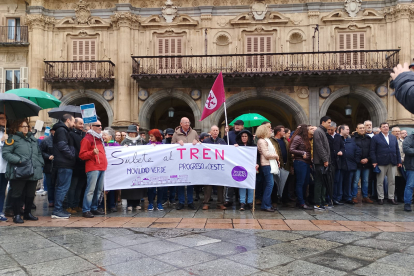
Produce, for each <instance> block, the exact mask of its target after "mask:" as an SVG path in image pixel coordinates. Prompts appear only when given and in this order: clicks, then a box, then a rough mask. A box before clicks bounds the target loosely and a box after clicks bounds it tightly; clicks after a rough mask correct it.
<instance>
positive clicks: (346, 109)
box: [345, 97, 352, 116]
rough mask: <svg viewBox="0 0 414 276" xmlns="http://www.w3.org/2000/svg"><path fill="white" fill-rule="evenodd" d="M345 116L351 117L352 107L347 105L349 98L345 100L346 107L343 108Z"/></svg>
mask: <svg viewBox="0 0 414 276" xmlns="http://www.w3.org/2000/svg"><path fill="white" fill-rule="evenodd" d="M345 115H346V116H351V115H352V105H350V104H349V97H348V100H347V105H346V106H345Z"/></svg>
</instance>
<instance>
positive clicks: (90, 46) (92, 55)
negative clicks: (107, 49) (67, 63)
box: [72, 39, 96, 73]
mask: <svg viewBox="0 0 414 276" xmlns="http://www.w3.org/2000/svg"><path fill="white" fill-rule="evenodd" d="M72 60H73V61H95V60H96V39H81V40H72ZM72 68H73V70H74V71H87V72H91V73H94V71H95V70H96V64H95V63H90V62H85V63H75V64H73V67H72Z"/></svg>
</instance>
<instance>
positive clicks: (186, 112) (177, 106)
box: [150, 98, 195, 130]
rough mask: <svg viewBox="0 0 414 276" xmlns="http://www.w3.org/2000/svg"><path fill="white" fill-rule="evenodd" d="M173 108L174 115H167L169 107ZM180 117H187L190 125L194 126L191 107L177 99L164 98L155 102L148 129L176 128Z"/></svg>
mask: <svg viewBox="0 0 414 276" xmlns="http://www.w3.org/2000/svg"><path fill="white" fill-rule="evenodd" d="M171 107H172V108H174V116H173V117H169V114H168V110H169V108H171ZM182 117H187V118H188V119H189V120H190V122H191V126H192V127H194V124H195V122H194V114H193V111H192V110H191V108H190V107H189V106H188V105H187V104H186V103H185V102H184V101H183V100H179V99H175V98H174V99H166V100H164V101H160V102H158V103H157V105H156V107H155V109H154V111H153V112H152V114H151V120H150V129H153V128H157V129H162V130H165V129H166V128H173V129H174V128H176V127H177V126H179V125H180V120H181V118H182Z"/></svg>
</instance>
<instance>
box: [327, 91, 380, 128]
mask: <svg viewBox="0 0 414 276" xmlns="http://www.w3.org/2000/svg"><path fill="white" fill-rule="evenodd" d="M348 104H349V105H350V106H351V107H352V113H351V115H346V114H345V106H346V105H348ZM326 115H328V116H329V117H331V119H332V121H334V122H335V123H336V124H337V125H342V124H345V125H348V126H349V129H350V131H351V132H352V131H354V130H355V129H356V126H357V124H358V123H363V122H364V121H366V120H372V118H371V115H370V114H369V111H368V109H367V108H366V106H365V105H364V104H363V103H362V102H361V101H360V100H358V98H356V97H353V96H349V97H348V96H345V97H340V98H338V99H336V100H335V101H333V103H332V104H331V106H330V107H329V108H328V111H327V113H326Z"/></svg>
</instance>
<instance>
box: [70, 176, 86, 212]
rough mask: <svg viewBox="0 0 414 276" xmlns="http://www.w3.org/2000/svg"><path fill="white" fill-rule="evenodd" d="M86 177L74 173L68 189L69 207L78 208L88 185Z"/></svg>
mask: <svg viewBox="0 0 414 276" xmlns="http://www.w3.org/2000/svg"><path fill="white" fill-rule="evenodd" d="M86 182H87V180H86V177H79V176H78V175H72V181H71V183H70V188H69V191H68V196H67V199H68V207H70V208H72V209H73V208H76V207H78V206H79V202H80V200H81V193H82V190H83V189H85V186H86Z"/></svg>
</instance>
